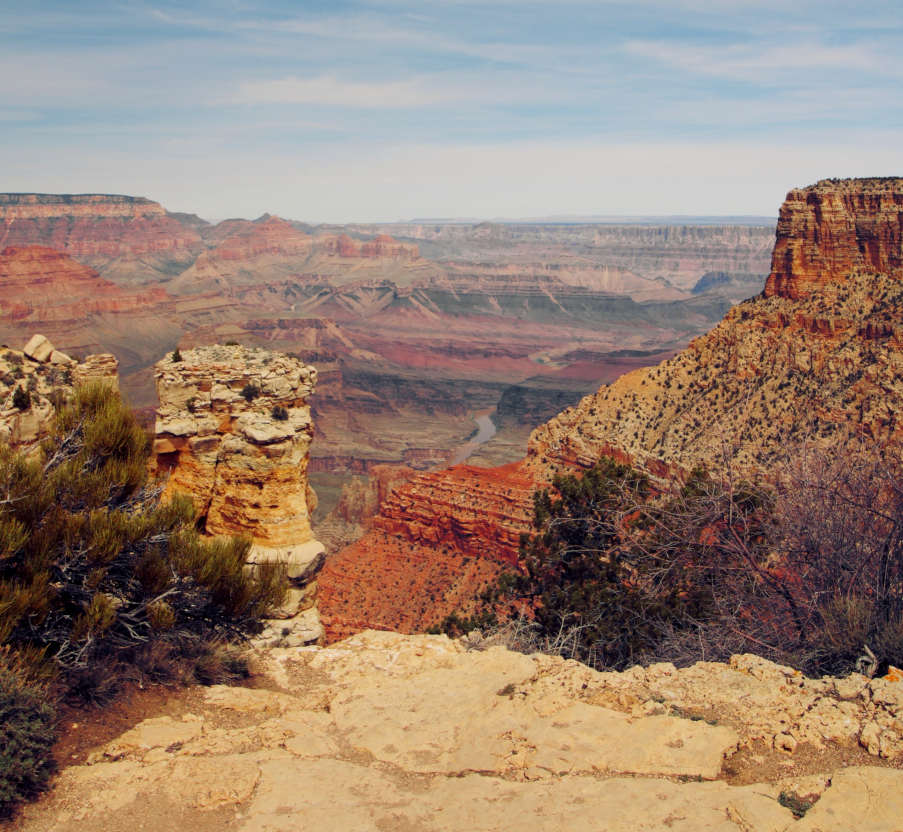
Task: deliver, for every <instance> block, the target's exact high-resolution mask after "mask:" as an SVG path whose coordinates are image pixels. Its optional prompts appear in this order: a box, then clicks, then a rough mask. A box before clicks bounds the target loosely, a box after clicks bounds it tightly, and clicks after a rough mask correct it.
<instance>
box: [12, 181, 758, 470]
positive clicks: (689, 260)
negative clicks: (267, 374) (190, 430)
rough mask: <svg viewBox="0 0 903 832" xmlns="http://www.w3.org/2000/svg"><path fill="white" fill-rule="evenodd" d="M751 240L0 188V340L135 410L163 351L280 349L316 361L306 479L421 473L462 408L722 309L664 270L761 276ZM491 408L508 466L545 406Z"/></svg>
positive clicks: (610, 364) (440, 452)
mask: <svg viewBox="0 0 903 832" xmlns="http://www.w3.org/2000/svg"><path fill="white" fill-rule="evenodd" d="M761 234H762V229H756V228H754V227H748V228H737V229H734V230H730V229H726V228H698V229H695V230H694V229H690V228H686V227H684V228H680V227H673V228H662V227H660V228H657V229H652V228H643V229H639V230H637V229H634V230H633V231H631V230H629V228H628V227H623V228H619V229H612V228H610V227H607V226H559V225H550V226H543V225H538V224H537V225H531V226H520V225H512V226H507V225H499V226H496V225H492V224H477V225H462V226H455V227H445V226H443V227H441V228H439V229H438V230H436V229H431V228H429V227H419V226H418V227H416V228H415V227H413V226H410V227H409V226H398V228H397V230H393V227H389V226H387V227H375V226H367V227H364V226H349V227H347V228H345V227H326V226H320V227H314V226H310V225H305V224H301V223H292V222H289V221H286V220H284V219H281V218H279V217H274V216H270V215H266V214H265V215H263V216H261V217H260V218H258V219H257V220H253V221H250V220H240V219H233V220H225V221H223V222H221V223H218V224H216V225H211V224H209V223H205V222H204V221H203V220H200V219H199V218H197V217H194V216H191V215H188V214H172V213H169V212H167V211H165V210H164V209H163V208H162V206H160V205H159V204H157V203H155V202H152V201H150V200H147V199H141V198H133V197H122V196H115V195H110V196H103V195H75V196H66V195H62V196H61V195H46V194H43V195H42V194H6V195H2V196H0V250H2V249H3V248H4V247H7V248H8V249H9V250H8V251H7V255H8V257H9V258H11V260H10V262H9V263H8V264H6V266H5V268H6V271H7V273H8V274H7V277H9V278H10V280H9V281H7V282H8V285H6V286H5V287H4V286H3V285H0V341H3V340H6V341H8V342H10V343H13V342H16V341H19V340H23V339H24V338H26V337H27V335H28V334H30V333H31V332H33V331H35V330H38V331H43V332H46V333H47V334H48V335H49V336H50V337H51V338H52V339H53V340H54V341H55V342H56V343H57V344H58V345H59V346H60V347H61V348H62V349H64V350H65V351H67V352H69V353H71V354H86V353H89V352H90V353H95V352H112V353H114V354H115V355H116V356H117V358H118V359H119V361H120V366H121V373H122V386H123V390H124V392H125V393H126V394H127V395H128V397H129V400H130V401H131V402H132V403H133V405H135V406H136V407H138V408H142V409H143V410H144V411H145V412H146V413H147V414H150V413H151V410H152V408H153V407H154V406H155V405H156V396H155V390H154V385H153V372H152V370H151V367H152V365H153V363H154V361H156V360H157V358H158V357H159V356H160V355H162V354H164V353H165V352H169V351H171V350H172V349H173V348H174V347H175V346H176V345H180V346H182V347H191V346H196V345H200V344H205V343H206V344H209V343H223V342H224V341H229V340H237V341H240V342H241V343H244V344H248V345H258V346H265V347H267V348H274V349H277V350H281V351H285V352H293V353H299V354H300V355H302V356H303V357H304V360H306V361H316V362H317V365H318V366H319V367H320V368H321V369H322V371H323V385H322V388H321V389H322V392H323V395H322V396H321V397H319V399H320V400H319V401H318V402H317V403H316V407H317V413H316V416H317V419H318V421H319V424H320V425H321V426H322V432H321V437H320V440H321V441H319V442H318V443H317V445H316V446H315V448H314V450H313V453H314V463H313V467H314V468H315V469H316V471H317V472H325V473H327V474H333V473H340V472H354V471H356V472H363V471H366V470H368V469H369V468H370V467H372V466H373V465H380V464H409V465H412V466H415V467H418V468H421V469H423V468H427V467H431V466H435V465H440V464H444V463H445V462H446V461H447V460H448V459H451V458H454V457H455V454H456V453H457V452H458V450H459V449H460V448H461V447H462V446H463V445H464V444H465V443H466V441H467V437H468V435H469V433H470V431H471V430H472V424H473V423H472V417H473V415H474V414H475V413H479V412H483V411H486V410H487V409H489V410H491V409H492V408H493V407H495V406H496V405H497V404H498V403H499V400H500V398H501V396H502V392H503V391H504V390H505V389H506V388H509V387H511V386H512V385H517V384H519V383H520V382H523V381H525V380H526V379H532V378H534V377H537V376H541V377H544V378H547V379H548V383H547V384H546V383H541V384H538V385H537V384H534V383H533V382H530V383H529V385H528V387H529V390H527V391H525V392H526V393H530V392H532V391H534V390H540V389H541V390H544V391H549V398H550V399H555V400H557V401H558V402H559V406H560V407H562V406H565V405H566V404H570V403H573V402H575V401H576V400H577V399H578V398H579V397H580V396H581V395H583V394H585V393H586V392H589V391H590V390H593V389H596V388H597V387H598V385H599V383H600V382H602V381H605V380H607V379H608V378H609V377H610V375H611V371H612V370H613V368H615V367H616V366H620V365H619V362H618V361H617V359H614V358H612V357H611V356H610V353H612V352H613V351H616V350H619V349H630V350H636V351H641V352H648V351H656V350H676V349H679V348H681V347H683V346H684V345H685V344H686V343H687V341H688V340H689V339H690V338H692V337H693V336H695V335H698V334H700V333H701V332H704V331H705V330H706V329H708V328H709V327H710V326H711V325H712V324H713V323H714V322H715V321H717V320H718V319H719V318H720V317H721V316H722V315H723V313H724V311H725V310H726V308H727V302H726V301H725V299H724V297H721V296H718V295H712V294H709V293H707V292H701V293H697V294H696V295H691V293H689V292H687V291H686V290H685V289H683V288H680V287H679V286H677V285H676V283H675V281H677V282H679V281H678V280H677V278H678V277H680V280H684V278H686V281H685V282H687V283H689V282H690V277H689V276H690V275H692V277H693V279H694V280H696V279H698V278H699V276H700V275H701V274H702V273H703V272H704V271H705V270H706V269H707V268H712V269H715V268H717V269H722V270H731V269H742V270H743V271H746V272H752V273H755V272H756V271H759V272H760V273H761V274H762V279H763V280H764V275H765V272H766V271H767V262H765V261H764V260H763V257H762V256H760V253H759V248H760V247H761V245H760V243H761V241H760V240H759V236H761ZM405 235H407V236H405ZM757 235H759V236H757ZM31 246H43V249H33V248H31ZM640 248H642V249H643V251H644V252H645V253H644V254H643V255H642V256H640V257H639V258H637V257H634V258H633V259H632V260H631V262H630V263H627V262H626V260H624V257H625V256H626V255H627V254H629V253H630V252H631V251H634V250H639V249H640ZM51 250H52V251H51ZM61 252H62V254H61ZM64 254H66V255H68V256H69V259H66V258H65V257H64V256H63V255H64ZM72 258H75V259H72ZM0 259H2V258H0ZM26 260H28V262H26ZM76 260H77V261H78V262H76ZM760 261H762V262H760ZM3 267H4V264H3V263H2V262H0V271H2V270H3ZM86 267H90V269H93V270H94V271H93V272H90V271H89V270H88V269H86ZM79 270H81V272H80V271H79ZM0 278H2V275H0ZM13 278H15V280H13ZM672 278H673V280H672ZM0 283H2V280H0ZM577 356H584V357H583V358H580V357H577ZM531 402H532V403H531ZM519 403H523V404H524V405H525V406H524V408H523V409H522V410H519V409H518V404H519ZM502 409H503V411H504V414H505V415H504V426H503V429H502V431H501V434H500V436H499V438H498V441H497V442H496V443H495V445H494V446H493V449H492V453H491V454H490V455H489V456H487V457H486V458H487V459H491V460H493V461H495V460H498V461H508V460H511V459H514V458H516V456H517V455H518V454H519V451H518V450H516V448H517V445H519V444H520V443H521V442H522V437H523V434H524V433H525V432H526V431H527V430H528V429H529V428H531V427H533V426H534V425H535V422H536V420H537V418H540V419H541V418H545V417H546V416H547V415H548V406H546V407H545V408H544V407H543V405H542V403H541V402H539V401H536V398H535V396H528V395H522V396H510V397H509V399H508V401H507V402H505V403H504V404H503V407H502ZM537 414H539V415H537Z"/></svg>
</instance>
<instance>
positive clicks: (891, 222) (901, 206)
mask: <svg viewBox="0 0 903 832" xmlns="http://www.w3.org/2000/svg"><path fill="white" fill-rule="evenodd" d="M854 271H867V272H873V273H875V274H885V275H903V179H848V180H840V181H837V180H830V179H826V180H823V181H821V182H819V183H818V184H817V185H812V186H811V187H808V188H800V189H795V190H792V191H790V193H788V194H787V199H786V200H785V201H784V205H783V206H782V207H781V213H780V216H779V218H778V228H777V240H776V242H775V247H774V254H773V255H772V263H771V274H770V275H769V276H768V282H767V283H766V285H765V295H766V297H772V296H774V295H779V296H780V297H785V298H790V299H793V300H799V299H801V298H804V297H807V296H808V295H811V294H812V293H813V292H816V291H818V290H819V289H820V288H822V287H823V286H825V285H826V284H828V283H833V282H837V281H843V280H846V278H847V277H848V276H849V274H850V273H852V272H854Z"/></svg>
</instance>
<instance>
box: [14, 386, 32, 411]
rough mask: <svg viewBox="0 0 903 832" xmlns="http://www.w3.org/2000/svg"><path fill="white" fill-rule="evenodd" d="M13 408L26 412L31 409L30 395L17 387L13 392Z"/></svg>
mask: <svg viewBox="0 0 903 832" xmlns="http://www.w3.org/2000/svg"><path fill="white" fill-rule="evenodd" d="M13 407H15V408H18V409H19V410H28V409H29V408H30V407H31V394H30V393H29V392H28V390H24V389H22V388H21V387H17V388H16V389H15V391H14V392H13Z"/></svg>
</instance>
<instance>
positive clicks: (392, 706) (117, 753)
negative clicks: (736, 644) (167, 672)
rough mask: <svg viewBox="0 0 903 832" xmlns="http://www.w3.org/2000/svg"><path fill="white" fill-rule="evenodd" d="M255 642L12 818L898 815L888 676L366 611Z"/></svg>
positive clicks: (346, 821) (600, 820)
mask: <svg viewBox="0 0 903 832" xmlns="http://www.w3.org/2000/svg"><path fill="white" fill-rule="evenodd" d="M259 663H260V670H261V672H262V673H263V674H264V675H265V676H266V677H267V678H266V680H265V683H264V684H263V685H261V686H260V687H258V688H228V687H224V686H213V687H211V688H208V689H207V690H206V691H205V692H203V693H201V694H196V695H194V696H193V697H191V698H189V697H187V696H186V697H184V698H182V699H181V700H177V701H176V702H174V703H171V704H170V705H169V706H168V708H167V711H168V713H167V715H161V716H155V717H152V718H149V719H146V720H144V721H143V722H141V723H139V724H138V725H136V726H134V727H133V728H131V729H129V730H128V731H126V732H125V733H123V734H122V735H121V736H119V737H117V738H116V739H114V740H112V741H111V742H108V743H106V744H105V745H103V746H101V747H99V748H97V749H96V750H94V751H93V752H92V753H90V754H89V755H88V758H87V761H86V764H82V765H73V766H70V767H68V768H66V769H65V770H64V771H63V772H62V774H61V775H60V776H59V777H58V779H57V781H56V783H55V786H54V788H53V791H52V792H51V793H50V794H49V795H48V796H46V797H45V798H43V799H42V800H41V801H40V802H39V803H38V804H36V805H32V806H29V807H27V808H26V809H25V810H24V811H23V813H22V817H21V819H20V821H19V826H18V827H17V829H19V830H20V832H39V830H48V829H53V830H56V832H70V830H73V831H74V830H80V829H84V828H100V827H101V826H102V827H103V828H109V829H127V828H132V827H135V828H139V827H140V828H143V829H145V830H147V832H162V830H164V829H168V828H171V821H172V818H173V817H174V816H178V817H179V820H180V823H181V824H183V825H185V826H187V827H190V828H198V829H206V828H211V829H212V828H214V827H215V828H230V829H232V828H234V829H237V830H239V831H240V832H264V830H266V832H279V830H285V832H289V830H295V829H298V828H317V829H323V830H347V829H361V830H365V829H366V830H371V829H372V830H389V829H392V830H408V829H410V830H414V829H417V830H424V832H460V830H473V832H503V830H510V829H520V828H524V829H531V830H533V829H535V830H542V831H544V832H558V831H559V830H562V829H568V830H569V829H586V830H597V832H634V830H638V829H646V830H678V831H680V830H683V832H705V830H709V831H710V832H716V830H717V831H718V832H750V830H756V832H791V830H794V831H795V832H816V830H819V831H820V832H849V830H853V829H869V830H873V832H894V830H897V829H899V828H900V827H899V818H900V813H901V812H903V797H901V795H903V772H901V771H900V770H899V769H898V768H896V767H881V764H882V763H885V764H886V763H891V764H893V765H896V763H897V761H898V760H899V755H900V751H901V745H900V741H899V731H898V730H897V729H896V727H894V726H896V725H898V724H899V720H900V719H901V718H903V695H901V690H900V688H901V683H900V682H899V681H896V682H892V681H889V680H887V679H875V680H871V681H869V680H868V679H865V678H864V677H856V676H854V677H850V678H849V679H832V678H825V679H817V680H810V679H804V678H802V677H801V676H799V675H798V674H797V673H796V672H794V671H793V670H791V669H789V668H786V667H781V666H779V665H774V664H771V663H769V662H766V661H764V660H762V659H759V658H757V657H755V656H748V655H741V656H734V657H733V658H732V659H731V661H730V663H729V664H713V663H706V662H700V663H698V664H696V665H694V666H693V667H690V668H685V669H682V670H677V669H675V668H674V666H673V665H667V664H660V665H653V666H651V667H648V668H642V667H635V668H632V669H630V670H628V671H626V672H624V673H598V672H596V671H593V670H590V669H589V668H587V667H585V666H583V665H580V664H577V663H576V662H573V661H564V660H562V659H560V658H557V657H550V656H543V655H532V656H526V655H522V654H520V653H513V652H509V651H508V650H506V649H504V648H503V647H500V646H492V645H491V644H490V643H487V642H483V641H481V640H480V638H479V637H471V638H469V639H467V640H461V641H457V642H452V641H449V640H448V639H447V638H445V637H444V636H413V637H412V636H401V635H397V634H394V633H375V632H367V633H362V634H361V635H359V636H356V637H354V638H352V639H349V640H347V641H345V642H342V643H341V644H337V645H334V646H333V647H331V648H328V649H308V650H304V651H298V650H290V651H289V650H278V649H277V650H268V651H267V652H266V653H265V654H262V655H261V656H260V659H259ZM324 786H328V787H324Z"/></svg>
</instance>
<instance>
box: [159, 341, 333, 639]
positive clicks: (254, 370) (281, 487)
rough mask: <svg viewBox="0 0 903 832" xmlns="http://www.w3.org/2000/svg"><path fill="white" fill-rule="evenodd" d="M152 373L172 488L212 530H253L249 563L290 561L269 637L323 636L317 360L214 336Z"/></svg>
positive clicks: (162, 459) (162, 469)
mask: <svg viewBox="0 0 903 832" xmlns="http://www.w3.org/2000/svg"><path fill="white" fill-rule="evenodd" d="M154 377H155V380H156V385H157V396H158V397H159V400H160V406H159V409H158V411H157V425H156V441H155V443H154V456H155V462H156V469H157V473H158V474H160V475H163V476H166V477H167V482H166V491H167V493H169V494H172V493H175V492H183V493H185V494H188V495H190V496H191V498H192V499H193V500H194V504H195V509H196V511H197V514H198V521H199V524H200V525H202V527H203V528H204V530H205V531H206V532H207V533H208V534H213V535H217V534H235V535H246V536H248V537H250V538H251V540H252V541H253V546H252V549H251V554H250V558H249V563H251V564H259V563H264V562H267V561H280V562H284V563H286V565H287V571H288V577H289V580H290V581H291V587H290V589H289V592H288V595H287V598H286V602H285V604H284V606H283V608H282V609H281V610H279V611H278V613H277V617H278V618H279V619H283V621H280V622H279V623H278V624H277V623H275V622H274V623H273V626H271V627H270V628H269V630H268V631H267V632H265V633H264V638H270V637H272V638H273V639H277V638H281V639H283V643H285V642H286V640H287V641H288V643H296V644H303V643H309V642H312V641H317V640H318V639H319V638H320V636H321V635H322V628H321V627H320V623H319V616H318V614H317V610H316V597H317V583H316V577H317V574H318V573H319V571H320V569H321V568H322V566H323V562H324V560H325V553H324V548H323V545H322V544H321V543H319V541H317V540H314V537H313V532H312V531H311V527H310V513H311V511H313V509H314V508H315V507H316V496H315V494H314V492H313V490H312V489H311V488H310V486H309V484H308V481H307V463H308V458H309V449H310V443H311V440H312V438H313V423H312V421H311V416H310V406H309V404H308V400H309V398H310V395H311V393H312V392H313V390H314V387H315V386H316V381H317V371H316V369H315V368H314V367H311V366H308V365H305V364H304V363H303V362H301V361H299V360H298V359H295V358H291V357H289V356H287V355H284V354H282V353H277V352H270V351H268V350H264V349H258V348H249V347H242V346H237V345H236V346H219V345H215V346H208V347H197V348H195V349H191V350H185V351H184V352H182V353H178V352H176V353H173V354H170V355H168V356H167V357H166V358H164V359H162V360H161V361H158V362H157V364H156V365H155V372H154ZM285 619H291V621H290V622H289V621H285Z"/></svg>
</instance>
